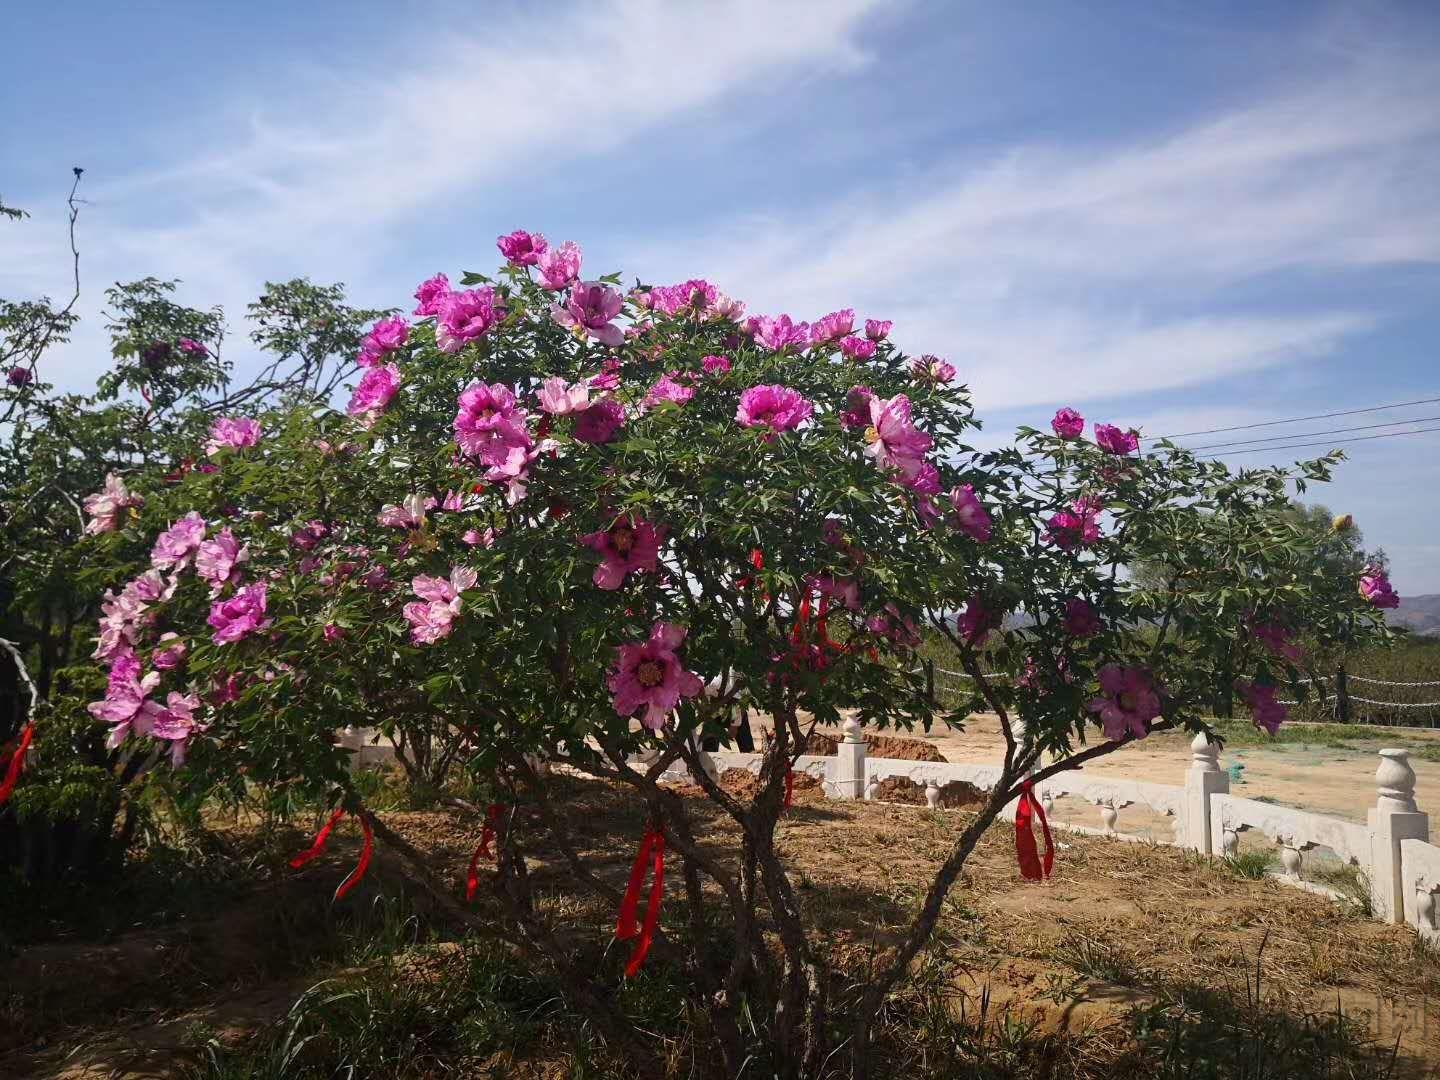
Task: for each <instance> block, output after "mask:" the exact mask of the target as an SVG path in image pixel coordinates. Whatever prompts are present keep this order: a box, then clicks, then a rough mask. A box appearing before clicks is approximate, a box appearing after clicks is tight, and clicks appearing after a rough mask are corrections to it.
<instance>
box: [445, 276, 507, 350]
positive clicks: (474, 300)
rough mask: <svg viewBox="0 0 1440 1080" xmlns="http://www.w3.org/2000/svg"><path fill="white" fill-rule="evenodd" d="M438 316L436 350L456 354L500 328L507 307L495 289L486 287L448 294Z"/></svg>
mask: <svg viewBox="0 0 1440 1080" xmlns="http://www.w3.org/2000/svg"><path fill="white" fill-rule="evenodd" d="M436 314H437V315H438V318H437V319H436V320H435V347H436V348H438V349H439V350H440V351H441V352H447V353H457V352H459V351H460V350H461V349H463V348H464V347H465V345H466V344H467V343H468V342H471V341H474V340H476V339H477V338H480V337H484V336H485V334H487V333H489V332H490V330H491V329H493V328H494V327H495V326H497V325H498V324H499V323H500V320H501V319H503V318H505V305H504V303H503V302H502V301H501V299H500V296H499V294H498V293H496V292H495V290H494V289H492V288H490V286H488V285H484V286H481V287H480V288H478V289H467V290H465V291H464V292H452V293H450V294H448V295H447V296H446V297H445V299H443V300H442V301H440V308H439V311H437V312H436Z"/></svg>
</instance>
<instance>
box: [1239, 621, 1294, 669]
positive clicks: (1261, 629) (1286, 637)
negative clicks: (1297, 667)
mask: <svg viewBox="0 0 1440 1080" xmlns="http://www.w3.org/2000/svg"><path fill="white" fill-rule="evenodd" d="M1250 633H1251V634H1253V635H1254V636H1255V639H1256V640H1257V641H1259V642H1260V643H1261V644H1262V645H1264V646H1265V647H1266V648H1267V649H1269V650H1270V651H1271V652H1272V653H1274V654H1275V655H1276V656H1279V657H1282V658H1284V659H1286V660H1288V661H1290V663H1292V664H1298V663H1299V662H1300V661H1301V660H1302V659H1303V658H1304V656H1305V650H1304V649H1302V648H1300V646H1299V645H1296V644H1295V643H1294V642H1293V641H1292V640H1291V638H1292V636H1293V635H1292V634H1291V633H1290V631H1289V630H1286V629H1285V627H1283V626H1280V625H1279V624H1278V623H1252V624H1251V625H1250Z"/></svg>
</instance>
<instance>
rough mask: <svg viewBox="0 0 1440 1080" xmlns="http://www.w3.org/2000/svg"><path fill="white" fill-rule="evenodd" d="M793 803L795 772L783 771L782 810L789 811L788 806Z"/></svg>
mask: <svg viewBox="0 0 1440 1080" xmlns="http://www.w3.org/2000/svg"><path fill="white" fill-rule="evenodd" d="M794 801H795V770H794V769H786V770H785V802H784V804H783V805H782V806H781V809H783V810H789V809H790V804H791V803H793V802H794Z"/></svg>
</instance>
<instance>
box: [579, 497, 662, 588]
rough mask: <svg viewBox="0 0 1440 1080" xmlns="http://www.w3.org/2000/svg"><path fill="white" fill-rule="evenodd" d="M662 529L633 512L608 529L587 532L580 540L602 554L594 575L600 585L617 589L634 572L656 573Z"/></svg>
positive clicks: (596, 582)
mask: <svg viewBox="0 0 1440 1080" xmlns="http://www.w3.org/2000/svg"><path fill="white" fill-rule="evenodd" d="M664 538H665V533H664V530H663V529H659V528H656V527H655V525H654V524H652V523H651V522H648V521H645V520H644V519H643V518H638V517H635V516H633V515H629V516H626V517H621V518H617V519H616V521H615V523H614V524H613V525H611V526H610V527H609V528H608V529H601V530H600V531H599V532H593V533H587V534H586V535H585V536H582V537H580V543H582V544H584V545H585V546H586V547H588V548H589V549H590V550H591V551H594V552H597V553H599V555H600V558H601V563H600V565H599V566H597V567H596V568H595V573H594V575H593V576H592V577H591V581H593V582H594V583H595V584H596V585H597V586H598V587H599V588H602V589H606V590H614V589H618V588H620V586H621V585H623V584H624V583H625V578H626V577H627V576H628V575H630V574H632V573H645V574H653V573H654V572H655V571H656V569H657V568H658V566H659V557H660V542H661V541H662V540H663V539H664Z"/></svg>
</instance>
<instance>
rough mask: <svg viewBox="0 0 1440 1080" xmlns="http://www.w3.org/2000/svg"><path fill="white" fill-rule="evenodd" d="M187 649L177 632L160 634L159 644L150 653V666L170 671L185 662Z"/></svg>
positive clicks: (158, 669)
mask: <svg viewBox="0 0 1440 1080" xmlns="http://www.w3.org/2000/svg"><path fill="white" fill-rule="evenodd" d="M189 651H190V650H189V648H188V647H187V646H186V644H185V642H183V641H181V640H180V635H179V634H174V633H169V634H161V635H160V644H159V645H157V646H156V648H155V651H154V652H152V653H151V654H150V666H151V667H153V668H155V669H156V670H157V671H172V670H174V669H175V668H177V667H179V666H180V665H181V664H183V663H184V662H185V654H186V653H188V652H189Z"/></svg>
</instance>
